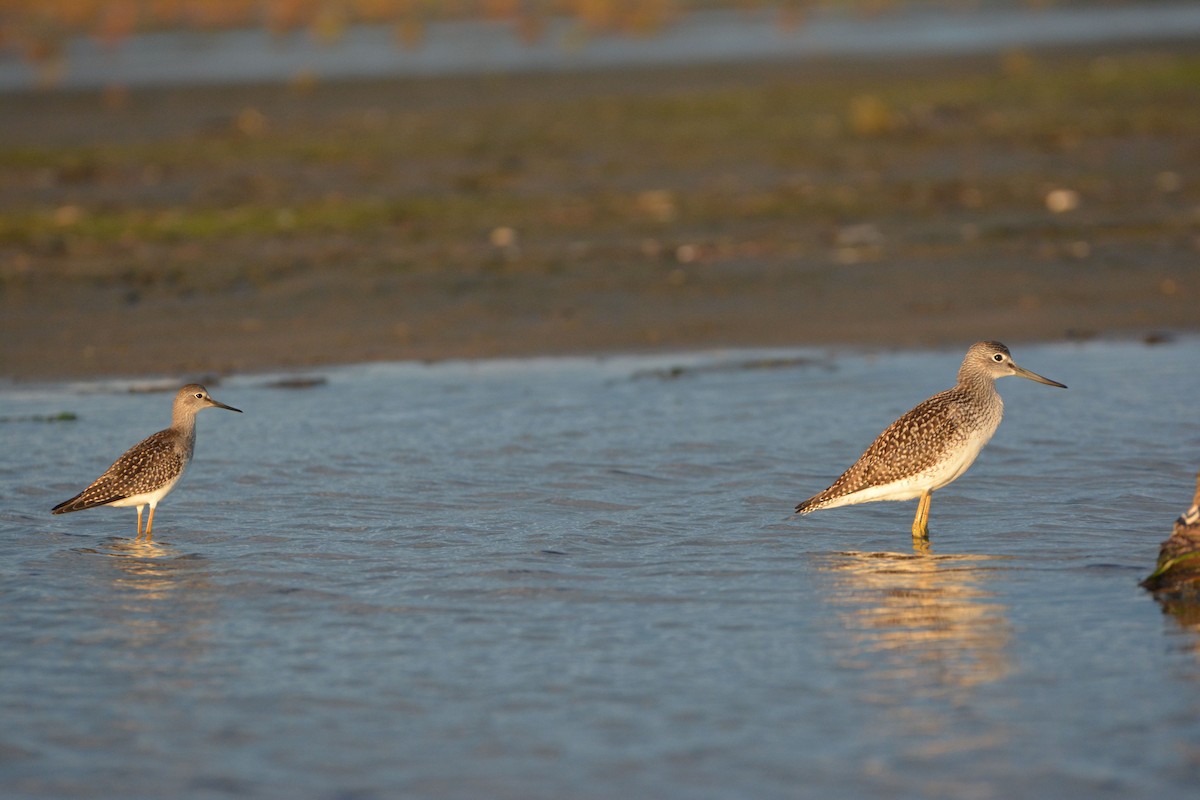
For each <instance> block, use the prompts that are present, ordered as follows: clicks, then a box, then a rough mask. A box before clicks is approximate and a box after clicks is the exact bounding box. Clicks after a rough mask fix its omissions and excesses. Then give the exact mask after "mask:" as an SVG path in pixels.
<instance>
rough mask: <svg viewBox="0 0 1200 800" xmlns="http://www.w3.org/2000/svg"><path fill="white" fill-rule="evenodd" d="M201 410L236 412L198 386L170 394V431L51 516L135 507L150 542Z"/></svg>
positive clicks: (192, 443) (134, 450)
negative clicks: (158, 509) (145, 516)
mask: <svg viewBox="0 0 1200 800" xmlns="http://www.w3.org/2000/svg"><path fill="white" fill-rule="evenodd" d="M205 408H224V409H227V410H229V411H236V412H238V413H239V414H240V413H242V412H241V409H237V408H234V407H233V406H227V405H225V404H224V403H218V402H217V401H216V400H213V399H212V398H211V397H209V396H208V390H207V389H205V388H204V387H203V386H201V385H200V384H198V383H189V384H188V385H187V386H184V387H183V388H182V389H180V390H179V393H178V394H176V395H175V405H174V406H173V407H172V409H171V427H169V428H167V429H166V430H162V431H159V432H158V433H156V434H154V435H153V436H150V437H147V438H146V439H143V440H142V441H141V442H139V443H137V444H135V445H134V446H133V447H131V448H129V450H127V451H126V452H125V455H123V456H121V457H120V458H118V459H117V461H116V463H115V464H113V465H112V466H111V467H109V468H108V469H107V470H106V471H105V473H104V474H103V475H101V476H100V477H99V478H97V479H96V480H95V481H93V482H92V485H91V486H89V487H87V488H86V489H84V490H83V491H82V492H80V493H79V494H77V495H75V496H74V497H72V498H71V499H70V500H64V501H63V502H61V503H59V504H58V505H56V506H55V507H54V508H53V509H51V511H52V513H55V514H66V513H67V512H69V511H82V510H83V509H85V508H95V507H96V506H117V507H125V506H137V515H138V530H137V533H138V535H137V537H136V538H139V539H140V538H142V536H143V535H145V537H146V541H150V539H151V533H150V530H151V529H152V528H153V527H154V508H155V506H157V505H158V501H159V500H162V499H163V498H164V497H166V496H167V493H168V492H170V491H171V490H172V489H174V488H175V484H177V483H179V479H180V478H182V477H183V471H184V470H185V469H187V465H188V463H189V462H190V461H191V460H192V453H193V452H195V450H196V414H197V413H198V412H199V411H201V410H202V409H205ZM145 506H150V518H149V519H148V520H147V521H146V530H145V531H143V530H142V508H143V507H145Z"/></svg>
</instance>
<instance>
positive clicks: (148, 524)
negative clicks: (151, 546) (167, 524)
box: [146, 506, 154, 542]
mask: <svg viewBox="0 0 1200 800" xmlns="http://www.w3.org/2000/svg"><path fill="white" fill-rule="evenodd" d="M153 527H154V506H150V518H149V519H148V520H146V541H147V542H148V541H150V540H151V539H153V538H154V537H153V536H151V535H150V529H151V528H153Z"/></svg>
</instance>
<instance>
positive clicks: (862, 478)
mask: <svg viewBox="0 0 1200 800" xmlns="http://www.w3.org/2000/svg"><path fill="white" fill-rule="evenodd" d="M1009 375H1017V376H1020V377H1022V378H1028V379H1029V380H1031V381H1037V382H1038V383H1045V384H1047V385H1049V386H1058V387H1061V388H1063V389H1065V388H1067V387H1066V386H1064V385H1063V384H1061V383H1059V382H1058V381H1052V380H1050V379H1049V378H1043V377H1042V376H1041V375H1038V374H1036V373H1033V372H1030V371H1029V370H1027V369H1024V368H1022V367H1019V366H1017V364H1016V362H1015V361H1013V359H1012V355H1011V354H1010V353H1009V352H1008V348H1007V347H1005V346H1004V345H1002V344H1000V342H977V343H976V344H973V345H971V349H970V350H968V351H967V356H966V358H964V359H963V362H962V366H961V367H960V368H959V370H958V384H957V385H956V386H955V387H954V388H953V389H947V390H946V391H944V392H940V393H939V394H935V395H934V396H933V397H931V398H929V399H928V400H926V401H925V402H923V403H921V404H920V405H918V406H917V407H916V408H914V409H913V410H912V411H909V412H908V413H907V414H905V415H904V416H902V417H900V419H898V420H896V421H895V422H893V423H892V424H891V425H889V426H888V427H887V430H885V431H884V432H883V433H881V434H879V437H878V438H877V439H876V440H875V441H874V443H872V445H871V446H870V447H868V448H867V452H865V453H863V454H862V456H860V457H859V459H858V461H856V462H854V466H852V467H850V469H848V470H846V471H845V472H843V473H842V475H841V477H839V478H838V479H837V480H836V481H834V482H833V485H832V486H830V487H829V488H828V489H826V490H825V491H823V492H821V493H820V494H818V495H814V496H813V497H810V498H808V499H807V500H805V501H804V502H803V503H800V504H799V505H798V506H796V513H797V514H808V513H809V512H812V511H816V510H817V509H820V508H837V507H838V506H849V505H854V504H856V503H871V502H874V501H876V500H912V499H913V498H915V497H919V498H921V501H920V503H918V504H917V515H916V517H914V518H913V524H912V535H913V539H914V540H917V541H927V540H928V539H929V501H930V497H931V496H932V494H933V492H935V491H936V490H938V489H940V488H942V487H943V486H945V485H946V484H948V483H950V482H951V481H953V480H954V479H955V478H957V477H958V476H960V475H962V474H963V473H964V472H966V471H967V468H968V467H970V466H971V464H972V462H974V461H975V457H976V456H978V455H979V451H980V450H982V449H983V446H984V445H985V444H987V443H988V440H989V439H991V438H992V434H994V433H995V432H996V428H997V427H999V425H1000V418H1001V417H1002V416H1003V415H1004V401H1003V400H1001V399H1000V394H999V392H997V391H996V379H997V378H1004V377H1007V376H1009Z"/></svg>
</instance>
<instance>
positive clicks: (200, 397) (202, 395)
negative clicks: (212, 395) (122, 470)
mask: <svg viewBox="0 0 1200 800" xmlns="http://www.w3.org/2000/svg"><path fill="white" fill-rule="evenodd" d="M196 399H197V400H203V399H204V392H196Z"/></svg>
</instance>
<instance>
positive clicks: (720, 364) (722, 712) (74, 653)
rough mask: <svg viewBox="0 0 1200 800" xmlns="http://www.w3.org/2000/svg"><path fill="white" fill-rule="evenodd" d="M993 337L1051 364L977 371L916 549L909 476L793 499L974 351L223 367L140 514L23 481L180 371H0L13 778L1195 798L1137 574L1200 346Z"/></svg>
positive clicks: (1178, 452) (1195, 646) (1187, 643)
mask: <svg viewBox="0 0 1200 800" xmlns="http://www.w3.org/2000/svg"><path fill="white" fill-rule="evenodd" d="M1014 356H1015V358H1016V360H1017V361H1018V363H1020V364H1022V365H1023V366H1026V367H1028V368H1030V369H1032V370H1034V371H1036V372H1039V373H1042V374H1044V375H1047V376H1049V377H1052V378H1056V379H1058V380H1061V381H1063V382H1065V383H1067V384H1068V385H1070V387H1071V388H1070V389H1069V390H1067V391H1062V390H1058V389H1053V388H1051V387H1047V386H1041V385H1038V384H1035V383H1032V382H1028V381H1021V380H1016V379H1010V380H1005V381H1003V382H1002V383H1001V384H1000V388H1001V391H1002V393H1003V394H1004V396H1005V398H1006V401H1007V417H1006V420H1005V422H1004V424H1003V425H1001V427H1000V431H999V432H998V434H997V435H996V438H995V439H994V440H993V441H992V443H991V444H990V445H989V446H988V448H987V449H985V450H984V452H983V454H982V456H981V457H980V459H979V461H978V462H976V464H975V466H974V467H973V468H972V469H971V471H970V472H968V473H967V475H966V476H964V477H963V478H961V479H960V480H959V481H958V482H957V483H955V484H953V485H952V486H950V487H948V488H946V489H944V490H942V491H941V492H939V493H937V495H935V497H934V502H933V507H932V519H931V530H932V536H933V555H932V556H915V555H914V554H913V553H912V550H911V544H910V537H909V533H908V527H909V524H910V521H911V516H912V514H913V511H914V509H915V503H911V502H910V503H877V504H872V505H865V506H859V507H854V508H846V509H836V510H829V511H823V512H818V513H816V514H813V515H811V516H808V517H804V518H800V519H788V514H789V513H790V510H791V507H792V505H793V504H794V503H795V502H797V501H798V500H801V499H803V498H805V497H807V496H808V495H809V494H812V493H815V492H816V491H818V490H820V489H822V488H824V487H825V486H826V485H827V484H828V483H829V481H830V480H831V479H832V478H833V477H835V476H836V474H837V473H838V472H839V471H840V470H841V469H842V468H843V467H845V466H847V465H848V464H849V462H850V461H851V460H852V459H853V458H854V457H855V456H857V455H858V453H859V452H860V451H861V450H862V449H863V448H864V447H865V446H866V444H868V443H869V441H870V440H871V438H872V437H873V436H874V435H875V434H876V433H878V431H879V430H881V429H882V428H883V426H884V425H886V424H887V423H888V422H890V421H891V420H892V419H893V418H894V417H895V416H897V415H898V414H900V413H902V412H903V411H905V410H907V408H909V407H910V406H911V405H913V404H915V403H916V402H918V401H919V400H921V399H922V398H924V397H926V396H927V395H929V394H931V393H933V392H934V391H937V390H939V389H941V388H945V386H947V385H948V384H949V383H950V382H951V380H952V376H953V374H954V371H955V370H956V368H957V366H958V362H959V360H960V358H961V353H959V352H950V351H935V352H904V353H897V354H891V353H878V354H855V353H835V354H829V353H826V352H824V351H801V352H788V353H780V352H770V353H762V352H728V353H712V354H696V355H686V356H671V357H666V356H663V357H654V358H613V359H601V360H591V359H575V360H533V361H497V362H481V363H447V364H441V365H434V366H424V365H416V364H406V365H377V366H359V367H349V368H339V369H334V370H329V371H324V372H322V373H320V374H321V375H323V376H325V377H327V378H328V382H327V383H325V384H324V385H318V386H316V387H313V388H308V389H290V390H289V389H280V388H273V387H272V386H271V384H272V382H273V381H274V378H272V377H264V376H243V377H235V378H231V379H228V380H226V381H224V382H222V384H221V385H219V386H215V385H210V387H209V388H210V389H211V390H212V393H213V395H214V396H215V397H216V398H217V399H219V400H222V401H223V402H226V403H229V404H231V405H235V406H237V407H239V408H242V409H243V410H244V411H245V413H244V414H242V415H234V414H229V413H227V412H223V411H219V410H211V411H206V412H205V413H204V414H202V415H201V417H200V420H199V422H200V436H199V446H198V449H197V458H196V462H195V463H194V464H193V465H192V468H191V471H190V473H189V475H188V476H187V477H186V478H185V480H184V482H183V483H182V484H181V486H180V488H179V489H178V490H177V491H176V492H175V493H174V494H172V495H171V496H170V497H169V498H167V500H166V501H165V502H164V503H163V504H162V505H161V506H160V508H159V514H158V517H157V519H156V534H157V536H156V541H155V543H154V544H152V545H139V544H135V543H134V542H132V541H131V537H132V533H133V525H134V518H135V514H134V512H133V510H132V509H116V510H111V509H96V510H92V511H87V512H82V513H78V514H71V515H66V516H50V515H49V513H48V510H49V508H50V507H51V506H52V505H54V504H55V503H56V502H58V501H60V500H63V499H65V498H66V497H69V496H70V495H72V494H74V493H75V492H76V491H78V490H79V489H80V488H82V487H83V485H84V484H85V483H86V482H87V481H89V480H90V479H91V478H93V477H95V475H97V474H99V472H100V471H101V470H103V469H104V468H105V467H106V466H108V464H109V462H110V461H111V460H112V458H114V457H115V456H116V455H117V454H119V453H120V452H121V451H122V449H123V448H125V447H127V446H128V445H130V444H132V443H133V442H134V441H136V440H137V439H138V438H140V437H141V436H142V435H145V434H148V433H150V432H152V431H153V430H154V429H156V428H157V427H161V425H160V424H159V423H160V422H165V420H166V418H167V411H168V406H169V403H170V394H167V393H137V394H130V393H129V392H128V391H127V390H128V388H129V384H122V383H106V384H74V385H62V386H42V387H28V386H20V385H17V386H14V385H11V384H10V385H6V386H0V418H3V420H4V421H3V422H2V423H0V437H2V440H3V448H2V450H0V495H2V496H3V498H4V502H3V507H2V509H0V652H2V653H3V659H2V671H0V709H3V717H4V720H5V724H4V725H3V726H0V785H2V786H4V787H6V788H5V796H6V797H10V796H11V797H54V798H73V797H118V796H119V797H166V796H192V797H218V796H245V797H283V796H288V797H328V798H333V797H339V798H351V797H353V798H371V797H439V798H476V797H489V798H611V797H620V796H632V797H655V798H732V797H754V798H783V797H807V796H820V797H824V798H840V797H847V798H849V797H855V798H873V797H877V798H884V797H906V796H933V797H942V796H945V797H969V798H976V797H978V798H993V797H994V798H1012V797H1025V798H1028V797H1047V798H1048V797H1055V798H1064V797H1065V798H1088V799H1089V800H1090V799H1091V798H1105V797H1130V796H1154V795H1156V794H1160V795H1166V794H1168V793H1170V794H1174V795H1175V796H1187V793H1190V792H1191V791H1193V790H1194V787H1195V782H1196V781H1197V779H1200V714H1198V712H1200V681H1198V680H1197V678H1198V676H1200V626H1195V625H1193V626H1191V627H1189V624H1185V623H1183V622H1177V621H1176V619H1175V618H1174V617H1172V616H1168V615H1164V613H1163V610H1162V609H1161V608H1160V606H1159V605H1158V604H1157V603H1156V602H1155V600H1154V599H1153V598H1151V597H1150V596H1149V595H1148V594H1146V593H1145V592H1144V591H1142V590H1141V589H1139V588H1138V586H1137V582H1138V580H1139V579H1141V578H1142V577H1144V576H1145V575H1146V574H1148V573H1149V571H1150V569H1151V567H1152V565H1153V562H1154V558H1155V555H1156V553H1157V547H1158V543H1159V542H1160V541H1161V540H1162V539H1164V538H1165V537H1166V535H1167V534H1168V533H1169V532H1170V525H1171V521H1172V520H1173V518H1174V517H1175V516H1176V515H1177V514H1178V513H1179V512H1180V511H1181V510H1182V509H1183V508H1184V507H1185V506H1186V505H1187V504H1188V502H1189V501H1190V498H1191V492H1192V488H1193V486H1194V483H1193V476H1194V474H1195V471H1196V469H1197V467H1200V425H1198V424H1197V416H1196V404H1195V398H1196V397H1197V396H1198V395H1200V373H1197V370H1196V365H1197V364H1198V363H1200V340H1197V339H1192V338H1189V339H1180V340H1177V341H1175V342H1172V343H1168V344H1163V345H1158V346H1154V347H1148V346H1144V345H1141V344H1133V343H1113V342H1094V343H1088V344H1056V345H1043V346H1018V347H1015V348H1014ZM170 388H171V389H172V390H173V389H174V388H175V387H174V386H173V385H172V386H171V387H170ZM61 411H67V412H73V413H75V414H77V415H78V419H77V420H76V421H73V422H71V421H66V422H45V421H38V420H36V419H34V417H41V416H46V415H52V414H56V413H58V412H61Z"/></svg>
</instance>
